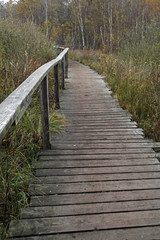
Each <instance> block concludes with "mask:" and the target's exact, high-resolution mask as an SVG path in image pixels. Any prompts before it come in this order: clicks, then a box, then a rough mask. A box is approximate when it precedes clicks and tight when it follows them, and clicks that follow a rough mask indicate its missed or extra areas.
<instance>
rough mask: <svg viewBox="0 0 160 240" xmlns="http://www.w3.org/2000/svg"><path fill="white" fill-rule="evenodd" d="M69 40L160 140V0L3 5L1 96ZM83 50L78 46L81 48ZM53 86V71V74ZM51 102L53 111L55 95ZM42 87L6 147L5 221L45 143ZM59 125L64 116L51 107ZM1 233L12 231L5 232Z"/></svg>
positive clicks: (16, 207)
mask: <svg viewBox="0 0 160 240" xmlns="http://www.w3.org/2000/svg"><path fill="white" fill-rule="evenodd" d="M55 44H57V45H61V46H68V47H70V49H72V50H73V51H71V53H70V57H71V58H72V59H75V60H78V61H80V62H82V63H84V64H86V65H89V66H91V67H92V68H94V69H96V70H97V71H98V72H99V73H101V74H103V75H104V76H106V79H107V82H108V83H109V85H110V87H111V88H112V91H113V95H114V97H116V98H118V100H119V102H120V104H121V106H122V107H123V108H126V109H128V110H129V111H130V112H131V114H132V116H133V120H136V121H137V122H138V124H139V126H140V127H142V128H143V129H144V132H145V136H147V137H149V138H152V139H154V140H156V141H160V1H159V0H19V1H17V2H14V1H13V0H11V1H9V2H8V3H6V4H3V3H2V2H1V3H0V78H1V81H0V88H1V89H2V91H1V92H0V101H2V100H3V99H4V98H5V97H7V96H8V95H9V94H10V93H11V92H12V91H13V90H14V89H15V88H16V87H17V86H18V85H19V84H20V83H21V82H22V81H24V80H25V79H26V77H27V76H28V75H30V74H31V73H32V72H33V71H34V70H35V69H36V68H38V67H39V66H40V65H41V64H43V63H45V62H47V61H49V60H50V59H52V58H54V57H55V56H56V53H55V51H54V50H53V46H54V45H55ZM77 49H78V50H77ZM49 79H50V82H51V89H52V91H51V92H53V85H52V83H53V73H52V74H51V76H50V78H49ZM50 98H51V108H52V110H53V98H54V96H53V94H52V95H51V96H50ZM38 105H39V92H36V93H35V96H34V100H33V102H32V106H31V108H29V109H28V111H27V113H26V114H25V115H24V117H23V119H22V121H21V122H20V123H19V125H18V127H17V128H16V129H15V128H14V131H13V130H11V131H10V132H9V134H8V135H7V136H6V138H5V139H4V141H3V143H2V144H1V146H0V158H1V161H0V189H1V190H0V220H1V221H0V227H1V226H2V223H5V224H4V225H3V228H1V229H3V230H4V229H7V226H8V223H9V221H10V220H11V219H15V218H16V217H17V216H18V214H19V212H20V208H21V207H24V206H26V205H27V204H28V193H27V191H28V190H27V189H28V184H29V182H30V179H31V177H32V170H31V164H32V162H33V161H34V160H35V159H36V153H37V151H38V150H39V148H40V147H41V124H40V121H37V116H39V119H40V108H39V107H37V106H38ZM51 118H52V127H53V130H54V131H61V130H62V129H63V127H64V126H63V121H62V119H61V118H60V117H59V116H57V115H55V113H54V112H52V116H51ZM2 232H3V233H1V234H2V235H3V237H2V239H3V238H5V233H6V232H5V231H2Z"/></svg>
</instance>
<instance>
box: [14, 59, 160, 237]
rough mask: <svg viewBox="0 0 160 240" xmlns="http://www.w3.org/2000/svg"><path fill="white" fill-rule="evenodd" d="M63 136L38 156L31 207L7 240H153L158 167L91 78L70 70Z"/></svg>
mask: <svg viewBox="0 0 160 240" xmlns="http://www.w3.org/2000/svg"><path fill="white" fill-rule="evenodd" d="M62 98H63V99H62V102H61V106H62V111H63V113H64V114H65V116H66V117H67V122H68V127H67V131H66V132H65V133H64V134H63V135H61V136H58V137H56V138H55V136H54V135H53V136H52V138H53V141H52V150H49V151H44V152H42V153H41V154H40V157H39V159H40V161H39V162H38V164H37V170H36V177H37V178H36V179H35V180H34V181H33V184H32V185H31V193H32V195H33V196H32V199H31V206H30V207H29V208H27V209H23V211H22V216H21V219H20V220H19V221H15V222H14V221H13V222H12V223H11V226H10V233H12V234H13V237H12V239H26V240H39V239H40V240H42V239H44V240H51V239H53V240H71V239H76V240H126V239H127V240H142V239H143V240H153V239H154V240H155V239H157V240H158V239H160V165H159V162H158V160H157V158H156V157H155V152H154V151H153V149H152V146H153V145H152V143H150V142H149V141H147V140H145V139H144V138H143V133H142V130H141V129H138V128H137V125H136V123H135V122H132V121H131V118H130V115H129V114H127V112H126V111H124V110H122V109H121V108H120V107H119V105H118V104H117V102H116V101H115V100H114V99H113V98H112V97H111V94H110V91H109V89H108V88H106V87H105V83H104V82H103V80H102V79H101V76H99V75H98V74H97V73H96V72H94V71H93V70H91V69H89V68H88V67H86V66H83V65H81V64H79V63H75V62H70V78H69V79H68V80H67V84H66V90H65V92H64V94H63V96H62Z"/></svg>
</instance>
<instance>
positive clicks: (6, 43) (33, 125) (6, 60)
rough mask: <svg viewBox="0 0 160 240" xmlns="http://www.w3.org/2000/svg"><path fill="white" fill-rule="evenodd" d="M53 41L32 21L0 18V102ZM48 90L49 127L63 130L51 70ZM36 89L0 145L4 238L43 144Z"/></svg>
mask: <svg viewBox="0 0 160 240" xmlns="http://www.w3.org/2000/svg"><path fill="white" fill-rule="evenodd" d="M55 56H56V53H55V52H54V48H53V43H52V42H50V41H49V40H48V39H47V38H46V36H45V35H44V34H42V33H41V32H40V30H39V29H38V28H37V27H36V26H35V25H33V24H30V23H26V24H21V23H20V22H16V21H15V22H13V21H11V20H9V19H7V20H5V21H0V78H1V81H0V88H1V91H0V102H1V101H3V100H4V99H5V98H6V97H7V96H8V95H9V94H10V93H11V92H12V91H13V90H14V89H15V88H16V87H17V86H18V85H19V84H20V83H21V82H22V81H24V80H25V78H26V77H27V76H29V75H30V74H31V73H32V72H33V71H34V70H35V69H37V68H38V67H39V66H40V65H42V64H44V63H45V62H47V61H49V60H51V59H53V58H55ZM49 88H50V90H51V95H50V99H51V103H50V107H51V130H52V131H56V132H60V131H62V130H64V123H63V118H62V117H60V116H58V115H57V114H55V113H54V110H53V109H54V106H53V98H54V95H53V92H54V90H53V72H51V74H50V76H49ZM39 95H40V94H39V90H37V91H36V92H35V93H34V96H33V99H32V103H31V106H30V107H29V108H28V109H27V111H26V113H25V115H24V116H23V118H22V119H21V121H20V122H19V123H18V125H17V126H16V127H15V126H14V127H12V129H10V131H9V133H8V134H7V136H6V137H5V139H3V142H2V143H1V144H0V235H1V237H0V239H5V237H6V230H7V227H8V224H9V222H10V220H11V219H15V218H17V217H18V216H19V214H20V210H21V207H24V206H27V205H28V203H29V193H28V185H29V183H30V181H31V179H32V177H33V172H32V167H31V165H32V163H33V161H36V159H37V152H38V151H39V150H40V148H41V147H42V139H41V110H40V99H39Z"/></svg>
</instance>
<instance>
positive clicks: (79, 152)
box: [47, 148, 154, 156]
mask: <svg viewBox="0 0 160 240" xmlns="http://www.w3.org/2000/svg"><path fill="white" fill-rule="evenodd" d="M112 153H114V154H125V153H127V154H129V153H154V151H153V150H152V149H151V148H127V149H126V148H122V149H121V148H115V149H113V148H110V149H103V148H102V149H94V148H93V149H77V150H76V149H75V150H74V149H71V150H69V149H64V150H63V149H59V150H48V151H47V155H52V156H54V155H58V156H60V155H107V154H112Z"/></svg>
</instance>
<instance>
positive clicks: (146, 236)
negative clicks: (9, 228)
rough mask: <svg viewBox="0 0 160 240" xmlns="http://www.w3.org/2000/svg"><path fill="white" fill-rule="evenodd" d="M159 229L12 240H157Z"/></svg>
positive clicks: (124, 230)
mask: <svg viewBox="0 0 160 240" xmlns="http://www.w3.org/2000/svg"><path fill="white" fill-rule="evenodd" d="M159 236H160V227H159V226H154V227H141V228H138V227H136V228H126V229H114V230H107V231H106V230H103V231H100V230H98V231H97V230H93V231H90V232H77V233H68V234H67V233H65V234H54V235H53V234H51V235H43V236H34V237H24V238H23V237H22V238H14V240H18V239H19V240H53V239H54V240H73V239H74V240H84V239H87V240H93V239H94V240H106V239H107V240H135V239H138V240H151V239H152V240H159Z"/></svg>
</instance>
